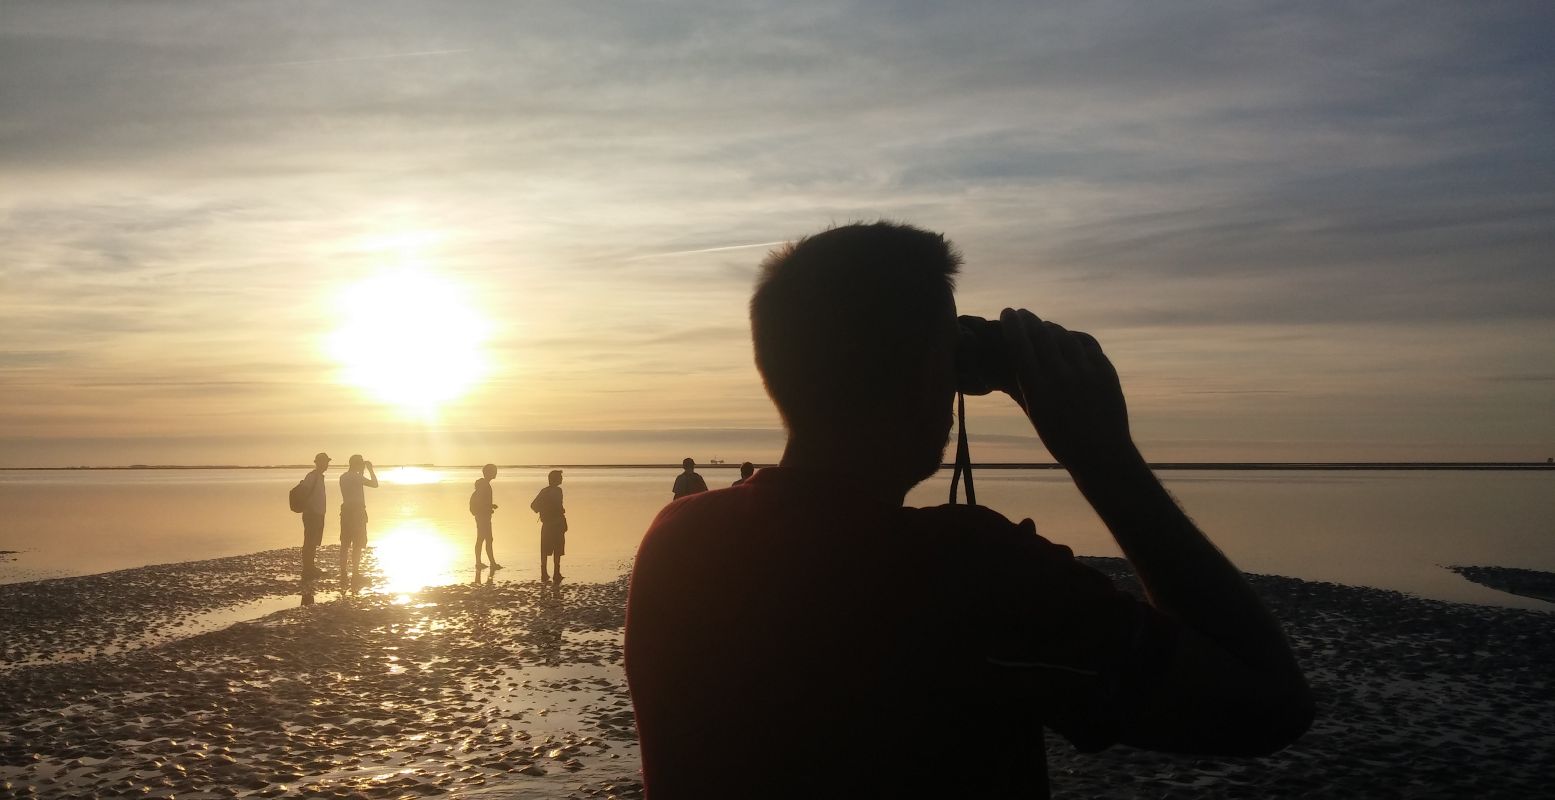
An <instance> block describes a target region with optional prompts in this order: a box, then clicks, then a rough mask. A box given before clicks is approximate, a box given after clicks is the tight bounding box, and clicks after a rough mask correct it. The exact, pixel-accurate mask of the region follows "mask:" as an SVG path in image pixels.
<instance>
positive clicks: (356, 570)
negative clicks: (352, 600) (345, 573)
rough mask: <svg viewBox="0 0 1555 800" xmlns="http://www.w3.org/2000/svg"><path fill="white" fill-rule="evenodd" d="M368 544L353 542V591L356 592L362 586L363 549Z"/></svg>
mask: <svg viewBox="0 0 1555 800" xmlns="http://www.w3.org/2000/svg"><path fill="white" fill-rule="evenodd" d="M366 549H367V546H366V544H365V543H363V542H359V541H358V542H352V543H351V592H352V593H353V594H354V593H355V592H356V591H357V590H358V589H360V588H362V551H363V550H366Z"/></svg>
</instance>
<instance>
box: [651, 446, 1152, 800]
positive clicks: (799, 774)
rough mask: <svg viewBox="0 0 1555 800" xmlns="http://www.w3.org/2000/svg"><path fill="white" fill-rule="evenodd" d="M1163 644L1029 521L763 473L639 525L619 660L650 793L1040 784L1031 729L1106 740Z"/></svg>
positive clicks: (1144, 687)
mask: <svg viewBox="0 0 1555 800" xmlns="http://www.w3.org/2000/svg"><path fill="white" fill-rule="evenodd" d="M1174 641H1175V628H1174V623H1172V622H1171V621H1170V620H1169V619H1168V618H1166V617H1164V616H1163V615H1161V614H1160V613H1159V612H1157V611H1155V610H1154V609H1152V608H1151V607H1150V606H1148V605H1146V604H1144V603H1142V602H1140V601H1138V600H1136V599H1134V598H1133V597H1131V596H1130V595H1127V594H1125V593H1123V592H1121V591H1118V590H1117V589H1115V588H1114V587H1113V586H1112V584H1111V582H1110V581H1109V580H1108V579H1107V578H1106V577H1105V576H1103V575H1102V574H1101V573H1099V572H1096V571H1095V570H1093V569H1090V568H1089V567H1086V566H1084V565H1082V564H1080V563H1079V562H1077V561H1075V560H1074V558H1073V555H1072V553H1071V552H1070V551H1069V548H1067V547H1063V546H1061V545H1055V544H1053V543H1051V542H1048V541H1047V540H1046V539H1043V538H1042V537H1040V536H1038V535H1037V533H1036V528H1035V526H1034V525H1033V524H1032V522H1031V521H1030V520H1026V521H1024V522H1022V523H1020V524H1019V525H1017V524H1015V523H1012V522H1010V521H1009V520H1007V519H1005V518H1004V517H1003V516H1001V515H999V514H998V513H995V512H993V511H990V510H988V509H986V508H982V507H977V506H939V507H936V508H923V509H917V508H901V507H896V506H891V505H886V504H881V503H879V502H877V501H872V500H870V499H868V498H865V497H864V496H862V495H861V494H860V493H859V492H856V491H853V487H851V486H849V485H848V484H847V483H846V481H845V479H841V478H839V477H838V476H835V475H818V474H807V473H804V472H800V471H797V470H793V469H789V468H772V469H765V470H762V471H760V472H759V473H757V474H756V476H755V477H753V478H751V479H750V480H749V481H746V482H745V483H744V484H742V485H740V486H737V487H732V488H728V489H721V490H717V491H713V492H708V493H704V494H698V495H693V496H690V497H686V498H683V499H681V500H677V501H675V502H673V503H671V504H669V505H668V506H666V507H665V509H664V510H663V511H662V512H660V514H659V516H658V518H657V519H655V520H654V522H653V525H652V527H650V528H649V530H648V533H647V535H646V536H645V537H644V539H643V542H642V545H641V547H640V548H639V550H638V553H637V561H636V565H635V567H634V569H633V572H632V586H631V595H630V599H629V602H628V606H627V624H626V672H627V677H628V680H629V681H630V684H631V690H632V699H633V703H634V705H635V707H636V712H637V727H638V735H639V737H640V739H641V743H642V760H643V774H644V781H645V783H646V785H647V789H648V791H649V793H650V796H651V797H653V798H656V800H665V799H666V798H670V799H672V798H677V797H714V796H717V797H757V796H774V797H776V796H787V797H818V796H850V797H861V796H870V797H875V796H922V797H929V796H935V797H978V796H1000V797H1005V796H1012V795H1014V796H1027V797H1030V796H1038V797H1045V796H1047V774H1046V764H1045V759H1044V756H1043V750H1042V743H1043V740H1042V729H1043V727H1044V726H1046V727H1049V728H1051V729H1053V730H1055V731H1057V732H1058V733H1060V734H1062V735H1063V736H1065V737H1066V738H1068V739H1069V740H1070V741H1071V742H1072V743H1074V744H1075V745H1076V746H1077V747H1079V748H1081V749H1084V750H1099V749H1101V748H1104V747H1107V746H1108V745H1110V744H1112V743H1114V742H1115V741H1116V740H1117V737H1118V734H1119V731H1120V729H1121V726H1122V725H1123V724H1124V721H1125V719H1126V718H1127V716H1128V715H1129V714H1130V712H1131V711H1132V710H1133V709H1136V708H1139V707H1140V706H1141V705H1142V704H1143V702H1144V701H1145V700H1146V699H1147V698H1146V696H1147V695H1148V694H1149V693H1150V692H1152V691H1153V690H1154V686H1155V682H1156V679H1157V677H1158V676H1159V674H1160V672H1161V668H1162V667H1163V666H1164V664H1165V663H1166V661H1167V660H1168V657H1169V655H1170V650H1171V647H1172V645H1173V643H1174Z"/></svg>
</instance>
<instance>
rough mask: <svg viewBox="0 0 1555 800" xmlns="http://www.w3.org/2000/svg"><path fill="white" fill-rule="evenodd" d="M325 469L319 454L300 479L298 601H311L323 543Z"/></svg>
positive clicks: (323, 455) (325, 462) (326, 459)
mask: <svg viewBox="0 0 1555 800" xmlns="http://www.w3.org/2000/svg"><path fill="white" fill-rule="evenodd" d="M328 469H329V455H328V454H326V453H319V454H318V455H315V456H314V457H313V469H312V470H311V471H309V472H308V474H307V475H306V476H305V477H304V478H303V483H304V484H305V486H304V489H303V490H304V491H305V492H307V499H306V500H305V501H304V503H303V511H302V599H303V602H304V603H311V602H313V588H314V586H315V585H316V584H317V583H318V579H319V568H318V566H317V565H316V564H315V563H314V560H315V558H316V557H317V555H318V551H319V545H320V544H323V543H324V514H325V512H326V510H327V509H328V508H329V497H328V492H327V491H326V489H325V486H324V472H325V471H326V470H328Z"/></svg>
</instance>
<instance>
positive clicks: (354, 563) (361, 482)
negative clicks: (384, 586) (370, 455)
mask: <svg viewBox="0 0 1555 800" xmlns="http://www.w3.org/2000/svg"><path fill="white" fill-rule="evenodd" d="M364 469H365V470H366V474H365V475H364V474H363V470H364ZM363 488H369V489H376V488H378V473H377V472H374V471H373V462H371V461H364V460H363V459H362V457H361V456H359V455H354V456H351V466H350V467H349V468H348V469H347V470H346V472H345V474H344V475H341V476H340V591H342V592H347V591H349V592H355V591H356V590H358V589H360V588H361V587H362V551H363V550H365V549H366V548H367V496H366V493H365V492H363V491H362V490H363ZM348 564H349V566H350V569H347V565H348Z"/></svg>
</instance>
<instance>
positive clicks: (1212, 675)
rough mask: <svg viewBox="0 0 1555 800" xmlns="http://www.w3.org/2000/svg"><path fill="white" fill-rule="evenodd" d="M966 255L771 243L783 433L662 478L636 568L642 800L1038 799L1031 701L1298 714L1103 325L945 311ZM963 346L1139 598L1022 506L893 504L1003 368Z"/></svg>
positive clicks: (916, 238)
mask: <svg viewBox="0 0 1555 800" xmlns="http://www.w3.org/2000/svg"><path fill="white" fill-rule="evenodd" d="M959 263H960V259H959V257H958V256H957V255H956V253H955V251H954V250H953V249H952V248H951V246H950V245H949V243H947V242H946V241H945V240H944V239H943V238H942V237H941V236H939V235H936V234H931V233H928V232H925V231H922V230H918V229H916V228H911V227H907V226H899V225H892V224H887V223H879V224H872V225H850V226H846V227H842V228H836V229H833V230H829V231H826V232H824V233H821V234H818V235H815V236H812V237H808V238H806V239H802V240H800V241H798V242H797V243H795V244H792V245H790V246H787V247H785V248H783V249H781V250H779V251H777V252H776V253H774V254H773V255H772V256H771V257H770V258H769V259H768V260H767V261H766V263H765V264H764V265H763V268H762V272H761V276H760V279H759V281H758V284H757V287H756V292H755V295H754V297H753V298H752V300H751V329H752V334H753V338H754V341H755V350H756V366H757V368H758V369H759V370H760V372H761V375H762V377H763V380H764V381H765V383H766V388H767V392H768V394H769V395H770V396H771V397H772V399H773V402H774V403H775V404H776V405H777V407H778V410H779V411H780V412H781V414H782V416H783V421H784V424H785V426H786V428H787V430H788V444H787V447H786V449H785V450H784V453H783V457H782V460H781V462H780V464H779V465H778V466H777V467H775V468H768V469H764V470H762V471H761V472H760V473H759V474H757V475H756V476H755V477H753V478H752V479H751V480H749V481H746V482H745V483H743V484H741V485H740V486H738V487H733V488H728V489H721V490H717V491H713V492H707V493H703V494H697V495H694V496H690V497H686V498H683V499H680V500H676V501H674V502H672V503H670V504H669V505H668V506H667V507H665V509H664V510H663V511H662V512H661V513H660V514H659V516H658V518H657V519H656V520H655V521H654V523H653V525H652V527H651V528H650V529H649V531H648V534H647V536H646V537H645V538H644V539H643V543H642V546H641V548H640V550H639V551H638V555H637V561H636V565H635V568H634V571H633V576H632V585H631V597H630V601H629V605H628V610H627V630H626V669H627V676H628V678H629V680H630V683H631V690H632V698H633V702H634V704H635V706H636V712H637V725H638V733H639V736H640V739H641V743H642V758H643V774H644V778H645V782H646V784H647V788H648V792H649V795H650V797H652V798H654V799H655V800H665V799H666V798H679V797H903V796H913V797H1006V796H1028V797H1029V796H1042V797H1045V796H1046V795H1047V776H1046V767H1045V761H1044V753H1043V749H1042V748H1043V738H1042V733H1043V728H1044V727H1046V728H1049V729H1052V730H1054V731H1056V732H1057V733H1059V734H1061V735H1063V736H1064V737H1065V738H1067V739H1068V740H1069V741H1070V742H1071V743H1073V744H1074V745H1075V746H1076V747H1078V748H1080V749H1082V750H1086V751H1093V750H1100V749H1102V748H1105V747H1108V746H1110V745H1112V744H1114V743H1125V744H1130V745H1134V746H1139V747H1145V748H1150V749H1157V750H1170V751H1180V752H1191V753H1214V754H1226V755H1251V754H1263V753H1268V752H1271V751H1273V750H1277V749H1279V748H1281V747H1283V746H1285V745H1286V744H1288V743H1289V742H1291V741H1293V740H1294V739H1295V738H1296V737H1298V736H1299V735H1300V734H1301V733H1302V732H1303V731H1304V730H1305V729H1306V727H1307V726H1308V724H1309V723H1310V721H1311V717H1312V703H1311V699H1310V696H1309V693H1308V691H1307V687H1306V683H1305V681H1304V680H1303V678H1302V675H1301V672H1300V670H1299V669H1298V667H1297V666H1296V663H1295V661H1294V659H1293V658H1292V656H1291V653H1290V651H1289V649H1288V647H1287V645H1286V642H1285V639H1284V637H1283V635H1282V633H1281V631H1280V628H1279V626H1278V624H1277V623H1276V622H1275V621H1274V620H1273V619H1272V618H1271V617H1270V616H1269V614H1268V613H1267V611H1266V610H1265V609H1264V608H1263V606H1262V604H1261V603H1260V602H1259V600H1258V598H1257V597H1256V596H1255V595H1254V594H1253V592H1252V590H1251V589H1250V588H1249V587H1248V585H1247V583H1246V582H1245V581H1244V580H1243V578H1242V576H1241V574H1240V573H1239V572H1238V571H1237V570H1236V568H1235V567H1233V566H1232V565H1231V564H1230V563H1229V562H1228V561H1227V560H1226V559H1225V557H1224V556H1222V555H1221V554H1220V552H1219V551H1218V550H1216V549H1215V547H1214V546H1213V545H1212V544H1210V542H1209V541H1208V540H1207V539H1206V538H1205V537H1204V535H1203V534H1202V533H1200V532H1199V530H1198V529H1197V528H1196V527H1195V525H1194V524H1193V522H1192V521H1191V520H1189V519H1188V517H1187V516H1186V515H1184V514H1183V512H1182V511H1181V510H1180V509H1179V508H1178V506H1177V504H1176V503H1175V502H1174V501H1173V499H1172V498H1171V497H1170V496H1169V495H1168V494H1167V493H1166V491H1165V490H1164V489H1163V488H1162V487H1161V485H1160V483H1159V482H1158V481H1157V480H1156V478H1155V476H1154V475H1153V474H1152V473H1151V471H1150V469H1149V468H1148V467H1147V466H1146V464H1145V461H1144V459H1143V458H1142V457H1141V456H1140V454H1139V452H1138V450H1137V449H1136V448H1135V447H1134V444H1133V441H1132V438H1131V436H1130V434H1129V428H1128V419H1127V413H1126V411H1125V406H1124V400H1123V393H1122V389H1121V388H1120V385H1119V382H1118V377H1117V373H1116V372H1115V371H1114V370H1113V368H1112V365H1111V363H1110V362H1109V361H1108V359H1107V357H1106V356H1105V355H1104V354H1103V353H1102V350H1101V347H1100V346H1099V345H1098V344H1097V343H1096V340H1095V339H1093V338H1091V337H1090V336H1088V335H1086V334H1083V333H1079V332H1077V331H1068V330H1065V329H1064V328H1062V327H1060V326H1058V325H1056V324H1053V323H1051V322H1044V321H1042V320H1040V319H1038V318H1037V317H1036V316H1035V315H1033V314H1031V313H1030V312H1028V311H1012V310H1009V309H1006V310H1005V311H1004V313H1003V314H1002V315H1001V316H1000V319H999V322H998V324H997V325H995V324H993V323H989V322H987V321H981V320H972V321H970V322H966V323H963V324H960V325H958V322H957V318H956V310H955V302H954V298H953V289H954V275H955V273H956V271H957V268H958V266H959ZM974 323H975V324H976V326H977V327H978V329H980V330H981V331H982V332H983V333H984V334H985V335H984V337H983V339H982V341H981V343H980V344H978V343H977V342H976V341H973V342H972V343H971V344H969V337H968V336H967V335H966V334H965V333H963V331H964V330H970V329H969V328H967V327H966V326H971V325H974ZM990 333H991V334H992V339H991V341H990V339H989V338H988V334H990ZM969 347H971V348H972V349H973V350H977V351H978V352H969V351H968V348H969ZM979 348H980V349H979ZM979 359H981V362H980V363H979ZM969 364H972V365H973V371H974V372H975V371H977V370H982V371H983V372H984V373H989V372H997V373H1000V374H1001V375H1002V377H1001V378H1000V379H999V380H998V381H997V382H996V383H998V384H1000V385H999V388H1002V389H1004V390H1006V391H1007V392H1008V394H1009V395H1010V396H1011V397H1012V399H1014V401H1015V402H1016V403H1018V404H1019V405H1020V407H1021V408H1022V409H1023V410H1024V411H1025V412H1026V414H1027V416H1028V417H1029V418H1030V420H1031V422H1032V424H1033V426H1034V427H1035V429H1036V432H1037V434H1038V435H1039V436H1040V437H1041V439H1042V442H1043V443H1044V444H1045V445H1046V446H1047V448H1048V451H1049V452H1050V453H1052V455H1053V457H1054V458H1055V459H1057V460H1058V462H1059V463H1060V464H1062V465H1063V466H1064V467H1065V468H1066V469H1067V470H1068V471H1069V474H1070V475H1071V476H1072V477H1073V479H1074V481H1075V485H1076V486H1077V487H1078V489H1079V490H1080V492H1081V493H1082V494H1083V495H1084V496H1085V498H1086V499H1087V500H1088V501H1090V503H1091V505H1092V506H1093V507H1094V508H1095V510H1096V512H1097V513H1098V514H1099V515H1100V516H1101V518H1102V520H1103V521H1104V522H1105V523H1106V525H1107V527H1108V529H1109V530H1110V531H1111V532H1112V534H1113V536H1114V537H1115V538H1116V540H1117V543H1118V545H1119V547H1120V548H1121V549H1122V550H1123V552H1124V554H1125V555H1126V556H1127V557H1128V558H1129V560H1130V562H1131V563H1132V564H1133V567H1134V570H1135V571H1136V573H1137V574H1138V575H1139V577H1140V579H1141V581H1142V582H1143V583H1144V585H1145V587H1146V589H1147V591H1148V593H1149V596H1150V600H1149V602H1148V603H1146V602H1143V601H1140V600H1136V599H1134V598H1133V597H1131V596H1129V595H1127V594H1124V593H1122V592H1120V591H1118V590H1116V589H1114V588H1113V586H1112V585H1111V583H1110V581H1108V579H1107V578H1106V577H1105V576H1103V575H1102V574H1100V573H1098V572H1096V571H1095V570H1092V569H1090V568H1088V567H1086V566H1084V565H1082V564H1080V563H1078V562H1077V561H1075V560H1074V558H1073V557H1072V555H1071V553H1070V551H1069V549H1068V548H1066V547H1063V546H1061V545H1057V544H1053V543H1051V542H1048V541H1047V540H1045V539H1043V538H1042V537H1040V536H1038V535H1037V533H1036V530H1035V527H1034V526H1033V525H1032V523H1031V521H1030V520H1026V521H1024V522H1021V523H1019V524H1016V523H1014V522H1011V521H1009V520H1008V519H1006V518H1004V517H1003V516H1001V515H999V514H998V513H996V512H994V511H991V510H989V509H986V508H982V507H978V506H940V507H937V508H922V509H919V508H904V507H903V506H902V502H903V500H904V499H905V497H906V495H907V492H908V490H910V489H911V488H912V487H913V486H914V485H916V484H917V483H918V482H920V481H922V480H923V479H925V478H927V477H929V476H930V475H932V474H934V472H935V471H936V470H937V469H938V468H939V466H940V463H941V460H942V458H943V453H944V447H945V443H946V440H947V437H948V436H949V433H950V429H951V421H952V413H951V411H952V405H953V403H952V401H953V399H954V397H955V394H956V391H957V388H958V386H960V387H962V388H963V389H964V390H966V391H972V392H976V391H987V390H988V387H987V386H981V387H979V383H980V382H979V381H977V380H969V379H968V378H967V374H968V368H969ZM958 366H959V367H960V372H959V373H958ZM976 377H977V376H976V375H974V376H973V378H976ZM983 377H984V378H986V377H987V375H986V374H985V375H983ZM983 383H986V381H984V382H983ZM866 464H867V466H866Z"/></svg>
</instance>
